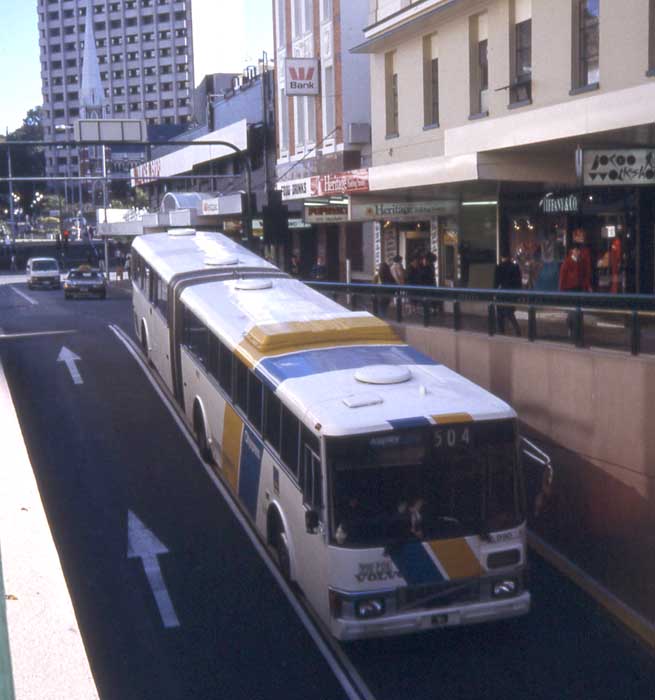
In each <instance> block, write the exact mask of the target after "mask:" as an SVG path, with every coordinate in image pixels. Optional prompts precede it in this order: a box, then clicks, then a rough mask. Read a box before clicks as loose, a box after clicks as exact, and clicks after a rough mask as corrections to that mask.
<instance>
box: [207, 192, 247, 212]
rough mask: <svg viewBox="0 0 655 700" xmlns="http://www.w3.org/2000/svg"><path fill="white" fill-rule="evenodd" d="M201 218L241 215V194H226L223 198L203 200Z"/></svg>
mask: <svg viewBox="0 0 655 700" xmlns="http://www.w3.org/2000/svg"><path fill="white" fill-rule="evenodd" d="M201 211H202V214H203V216H229V215H233V214H241V212H242V211H243V201H242V198H241V194H228V195H225V196H223V197H211V198H210V199H203V200H202V205H201Z"/></svg>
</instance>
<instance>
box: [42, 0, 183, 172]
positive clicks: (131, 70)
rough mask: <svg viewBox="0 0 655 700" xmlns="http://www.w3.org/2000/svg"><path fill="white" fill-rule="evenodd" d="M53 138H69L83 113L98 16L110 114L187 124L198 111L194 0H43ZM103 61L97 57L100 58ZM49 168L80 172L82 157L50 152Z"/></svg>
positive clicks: (47, 122)
mask: <svg viewBox="0 0 655 700" xmlns="http://www.w3.org/2000/svg"><path fill="white" fill-rule="evenodd" d="M38 16H39V45H40V50H41V79H42V92H43V127H44V137H45V139H46V140H59V139H61V140H62V141H64V140H69V139H70V134H68V133H67V131H68V130H69V129H70V128H72V125H73V123H74V122H75V120H76V119H79V118H80V117H81V116H83V109H84V105H83V104H82V99H81V98H82V89H83V85H82V77H83V62H84V61H83V58H84V53H85V52H84V42H85V31H86V25H87V22H88V21H89V18H91V19H92V21H93V37H94V39H95V45H96V54H97V61H98V64H99V72H100V80H101V84H102V88H103V91H104V100H105V102H104V107H103V108H104V116H106V117H109V118H117V119H120V118H125V119H145V121H146V123H147V124H148V126H152V127H157V126H160V125H161V128H162V129H164V130H165V129H166V128H167V125H170V126H172V125H175V124H186V123H188V122H189V121H190V120H191V115H192V113H193V99H192V98H193V93H192V90H193V84H194V79H193V35H192V22H191V0H120V1H119V2H116V1H113V2H112V1H110V0H38ZM94 60H95V59H94ZM46 172H47V174H49V175H60V176H63V175H73V174H77V172H78V156H77V154H76V153H75V152H68V151H67V150H64V149H62V150H57V149H49V150H48V151H47V152H46Z"/></svg>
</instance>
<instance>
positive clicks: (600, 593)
mask: <svg viewBox="0 0 655 700" xmlns="http://www.w3.org/2000/svg"><path fill="white" fill-rule="evenodd" d="M528 542H529V544H530V546H531V547H532V549H534V550H535V552H537V553H538V554H539V555H541V556H542V557H543V558H544V559H545V560H546V561H547V562H548V563H549V564H551V565H552V566H554V567H555V568H556V569H557V570H558V571H560V572H561V573H563V574H564V575H565V576H566V577H567V578H570V579H571V580H572V581H573V582H574V583H575V584H576V585H577V586H578V587H579V588H581V589H582V590H583V591H584V592H585V593H586V594H587V595H589V596H591V597H592V598H593V599H594V600H595V601H596V602H597V603H598V604H599V605H601V606H602V607H604V608H605V609H606V610H607V611H608V612H609V613H610V614H611V615H612V616H613V617H615V618H616V619H618V620H620V622H622V623H623V625H625V626H626V627H627V628H628V629H629V630H631V631H632V632H633V633H634V634H635V635H636V636H637V637H639V638H640V639H641V640H642V641H644V642H646V643H647V644H648V645H649V646H650V647H653V648H655V625H653V623H652V622H650V621H649V620H647V619H646V618H645V617H643V616H642V615H640V614H639V613H638V612H637V611H636V610H634V609H633V608H631V607H630V606H629V605H626V604H625V603H624V602H623V601H622V600H620V599H619V598H617V597H616V596H615V595H614V594H613V593H612V592H611V591H609V590H608V589H607V588H605V587H604V586H603V585H602V584H601V583H599V582H598V581H596V580H595V579H593V578H592V577H591V576H589V574H587V573H586V572H585V571H584V570H583V569H581V568H580V567H579V566H577V565H576V564H574V563H573V562H572V561H571V560H570V559H568V558H567V557H565V556H564V555H563V554H560V552H557V551H556V550H555V549H553V548H552V547H551V546H550V545H549V544H548V543H547V542H546V541H545V540H543V539H541V537H539V535H537V534H535V533H534V532H532V531H531V530H530V531H529V532H528Z"/></svg>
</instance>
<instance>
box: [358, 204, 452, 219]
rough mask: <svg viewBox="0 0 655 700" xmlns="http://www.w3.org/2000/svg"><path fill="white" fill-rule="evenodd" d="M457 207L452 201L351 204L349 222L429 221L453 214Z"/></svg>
mask: <svg viewBox="0 0 655 700" xmlns="http://www.w3.org/2000/svg"><path fill="white" fill-rule="evenodd" d="M458 207H459V204H458V202H456V201H454V200H452V201H451V200H441V201H434V202H370V203H357V202H351V204H350V220H351V221H374V220H375V219H388V220H389V221H406V220H410V221H411V220H416V219H431V218H433V217H435V216H446V215H450V214H455V213H456V212H457V209H458Z"/></svg>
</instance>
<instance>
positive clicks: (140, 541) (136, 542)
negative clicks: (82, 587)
mask: <svg viewBox="0 0 655 700" xmlns="http://www.w3.org/2000/svg"><path fill="white" fill-rule="evenodd" d="M167 553H168V548H167V547H166V546H165V545H164V544H163V543H162V542H160V540H159V539H157V536H156V535H155V533H154V532H152V530H149V529H148V528H147V527H146V526H145V525H144V524H143V523H142V522H141V521H140V520H139V518H137V517H136V515H134V513H133V512H132V511H129V512H128V515H127V557H128V559H135V558H139V559H141V560H142V561H143V569H144V570H145V572H146V577H147V579H148V583H149V584H150V588H151V589H152V594H153V595H154V596H155V602H156V603H157V607H158V608H159V614H160V615H161V619H162V622H163V623H164V627H179V626H180V621H179V620H178V619H177V615H176V614H175V608H174V607H173V602H172V601H171V598H170V596H169V595H168V591H167V590H166V584H165V583H164V577H163V576H162V574H161V569H160V568H159V560H158V559H157V557H158V556H159V555H160V554H167Z"/></svg>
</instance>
